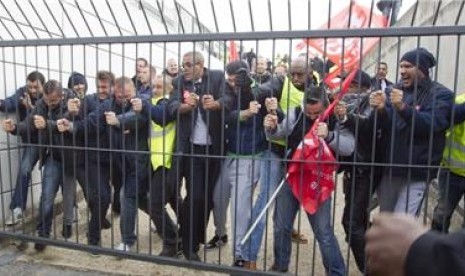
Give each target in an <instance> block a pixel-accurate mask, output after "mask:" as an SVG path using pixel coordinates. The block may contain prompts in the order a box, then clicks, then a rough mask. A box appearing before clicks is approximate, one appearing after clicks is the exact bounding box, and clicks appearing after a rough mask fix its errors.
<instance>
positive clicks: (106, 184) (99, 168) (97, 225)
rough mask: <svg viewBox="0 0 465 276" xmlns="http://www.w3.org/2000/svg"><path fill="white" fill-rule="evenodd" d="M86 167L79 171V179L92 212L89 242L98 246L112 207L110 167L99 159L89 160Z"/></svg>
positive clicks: (81, 167)
mask: <svg viewBox="0 0 465 276" xmlns="http://www.w3.org/2000/svg"><path fill="white" fill-rule="evenodd" d="M86 161H88V162H87V163H86V165H84V166H80V167H79V168H78V169H77V175H76V176H77V178H78V181H79V183H80V185H81V188H82V189H83V192H84V196H85V199H86V201H87V205H88V208H89V210H90V220H89V230H88V242H89V244H92V245H98V243H99V242H100V231H101V230H102V222H103V220H104V219H105V215H106V213H107V210H108V207H109V206H110V198H111V190H110V166H109V164H108V163H107V162H103V161H102V160H100V162H99V158H88V159H87V160H86Z"/></svg>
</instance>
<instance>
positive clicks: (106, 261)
mask: <svg viewBox="0 0 465 276" xmlns="http://www.w3.org/2000/svg"><path fill="white" fill-rule="evenodd" d="M333 204H334V206H335V224H334V225H335V228H334V231H335V233H336V236H337V239H338V241H339V245H340V248H341V251H342V254H343V257H344V259H345V260H346V264H348V269H349V273H348V275H360V273H359V272H358V270H357V267H356V265H355V263H354V261H353V256H352V255H351V253H349V249H348V246H347V243H346V242H345V241H344V239H345V234H344V230H343V228H342V225H341V223H340V220H341V217H342V209H343V205H344V200H343V194H342V185H341V183H339V184H338V185H337V189H336V191H335V193H334V196H333ZM434 204H435V197H434V195H433V196H430V198H429V204H428V205H429V206H428V208H427V210H428V211H427V212H428V213H431V210H432V206H434ZM374 212H377V211H376V210H375V211H374ZM79 213H80V217H79V223H78V224H77V226H78V227H77V232H76V228H74V231H75V232H74V234H73V236H72V237H71V239H70V240H69V241H68V242H70V243H80V244H86V242H87V239H86V238H85V233H86V229H87V224H86V221H87V219H88V217H87V210H86V203H85V202H84V201H81V202H80V203H79ZM108 217H110V218H111V220H112V223H113V227H112V229H108V230H104V231H103V232H102V240H103V244H102V246H103V247H105V248H111V247H112V244H114V246H116V245H117V244H118V243H119V242H120V234H119V217H111V216H110V215H109V216H108ZM61 220H62V216H61V215H60V216H58V217H56V219H55V221H56V228H55V229H56V231H57V234H56V235H54V236H55V237H56V239H62V237H61V233H60V232H61ZM454 220H457V218H455V219H454ZM428 223H429V221H428ZM75 225H76V224H75ZM229 225H230V222H229V221H228V229H230V228H229ZM299 225H300V229H301V232H302V233H303V234H304V235H305V236H306V237H307V238H308V240H309V243H308V244H306V245H297V246H296V244H295V243H294V244H293V254H292V258H291V266H290V272H291V273H292V274H296V273H297V274H299V275H324V269H323V265H322V262H321V257H320V252H319V250H318V247H317V245H316V244H315V240H314V238H313V232H312V230H311V228H310V225H309V223H308V220H307V218H306V216H305V214H304V213H303V212H301V213H300V215H299V216H298V219H297V220H296V229H297V228H299ZM454 225H457V223H456V222H454ZM454 227H455V228H456V226H454ZM149 228H150V226H149V220H148V216H147V215H146V214H144V213H142V212H139V216H138V241H139V242H138V244H137V252H140V253H142V254H149V255H150V254H152V255H157V254H158V253H159V252H160V250H161V239H160V238H159V237H158V236H157V235H156V234H154V233H152V232H150V230H149ZM266 233H267V234H266V240H265V241H264V243H263V244H262V251H261V252H260V259H259V261H258V262H257V264H258V269H259V270H268V269H269V267H270V266H271V264H272V262H273V239H272V221H271V216H269V220H268V225H267V231H266ZM213 235H214V227H213V224H212V222H211V221H210V224H209V226H208V236H207V239H210V238H211V237H213ZM199 253H200V255H201V258H202V259H203V260H204V261H205V262H207V263H211V264H221V265H225V266H230V265H231V264H232V263H233V259H232V248H231V239H230V242H229V243H228V244H227V245H225V246H224V247H222V248H221V249H219V250H213V251H204V250H203V248H202V250H201V252H199ZM180 258H182V257H180ZM17 261H19V262H23V263H27V264H37V265H50V266H56V267H61V268H65V269H73V270H77V271H83V272H84V271H93V272H95V273H97V274H98V273H104V274H105V273H110V274H116V275H186V276H190V275H218V274H219V273H216V272H205V271H198V270H193V269H187V268H182V267H179V266H168V265H158V264H155V263H152V262H143V261H135V260H129V259H119V258H116V257H113V256H105V255H99V256H95V255H92V254H91V253H88V252H83V251H78V250H70V249H64V248H60V247H53V246H49V247H47V249H46V250H45V251H44V252H42V253H37V252H35V250H34V249H33V246H32V245H30V246H29V248H28V249H27V250H25V251H24V254H22V255H21V256H19V257H18V258H17ZM37 275H38V274H37Z"/></svg>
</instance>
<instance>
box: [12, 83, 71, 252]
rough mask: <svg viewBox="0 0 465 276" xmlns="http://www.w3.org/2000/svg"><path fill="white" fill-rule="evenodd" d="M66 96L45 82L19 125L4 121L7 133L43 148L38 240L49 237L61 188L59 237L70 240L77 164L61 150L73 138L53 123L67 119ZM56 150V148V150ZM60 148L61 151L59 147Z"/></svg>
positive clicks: (37, 246) (55, 85)
mask: <svg viewBox="0 0 465 276" xmlns="http://www.w3.org/2000/svg"><path fill="white" fill-rule="evenodd" d="M69 97H70V95H69V94H68V93H66V92H64V90H63V88H62V86H61V83H59V82H58V81H56V80H49V81H48V82H47V83H45V85H44V91H43V97H42V98H41V99H40V100H39V101H38V102H37V104H36V106H35V108H34V109H33V110H32V112H31V113H30V114H29V115H28V116H27V117H26V119H24V120H23V121H21V122H20V123H19V124H17V125H16V124H14V123H13V122H12V121H11V120H10V121H8V120H7V121H4V123H3V126H4V129H5V130H6V131H7V132H10V133H12V134H18V135H21V136H23V135H26V133H30V135H35V136H38V144H41V145H45V146H46V147H43V148H42V149H43V150H42V151H41V152H40V153H39V156H40V158H41V162H42V164H43V166H44V169H43V174H42V192H41V196H40V206H41V208H40V209H39V222H38V224H37V231H38V235H39V236H40V237H49V236H50V231H51V227H52V219H53V202H54V200H55V196H56V193H57V191H58V187H59V186H60V185H61V186H62V193H63V205H64V217H63V232H62V234H63V236H64V237H65V238H69V237H70V236H71V225H72V222H73V207H74V196H75V191H74V190H73V187H74V185H73V181H74V179H73V177H72V176H73V173H72V169H73V164H74V163H73V162H75V160H77V158H78V157H77V156H76V154H78V153H76V152H74V150H71V149H64V148H62V147H63V146H72V145H73V136H72V135H70V134H66V135H62V134H61V133H59V132H58V124H57V122H58V121H59V120H60V119H62V118H69V114H68V112H67V105H66V102H67V100H68V98H69ZM57 146H59V147H57ZM60 146H61V147H60ZM35 249H36V250H38V251H42V250H44V249H45V245H44V244H41V243H36V244H35Z"/></svg>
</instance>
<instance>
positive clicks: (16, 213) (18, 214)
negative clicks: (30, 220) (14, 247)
mask: <svg viewBox="0 0 465 276" xmlns="http://www.w3.org/2000/svg"><path fill="white" fill-rule="evenodd" d="M12 213H13V214H12V216H11V217H10V218H9V219H8V220H7V221H6V222H5V224H6V225H7V226H13V225H16V224H18V223H20V222H21V220H22V219H23V210H21V208H19V207H16V208H14V209H13V210H12Z"/></svg>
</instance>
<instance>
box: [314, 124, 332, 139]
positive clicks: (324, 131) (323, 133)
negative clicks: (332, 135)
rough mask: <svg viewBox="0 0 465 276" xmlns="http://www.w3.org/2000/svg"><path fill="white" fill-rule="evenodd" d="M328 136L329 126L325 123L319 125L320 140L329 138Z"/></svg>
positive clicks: (317, 133) (317, 132) (317, 129)
mask: <svg viewBox="0 0 465 276" xmlns="http://www.w3.org/2000/svg"><path fill="white" fill-rule="evenodd" d="M328 134H329V130H328V125H327V124H326V123H323V122H320V123H318V126H317V127H316V135H317V136H318V137H320V138H323V139H325V138H326V137H328Z"/></svg>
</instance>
